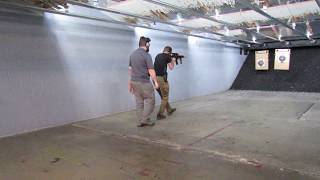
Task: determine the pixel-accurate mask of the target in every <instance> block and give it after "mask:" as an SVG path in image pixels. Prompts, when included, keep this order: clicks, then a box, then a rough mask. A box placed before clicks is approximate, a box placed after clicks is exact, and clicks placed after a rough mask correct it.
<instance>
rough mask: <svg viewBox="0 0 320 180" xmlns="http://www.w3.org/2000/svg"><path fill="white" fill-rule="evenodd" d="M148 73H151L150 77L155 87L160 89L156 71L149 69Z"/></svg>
mask: <svg viewBox="0 0 320 180" xmlns="http://www.w3.org/2000/svg"><path fill="white" fill-rule="evenodd" d="M148 72H149V74H150V77H151V79H152V82H153V83H154V87H155V88H156V89H158V88H159V84H158V81H157V75H156V72H155V70H154V69H148Z"/></svg>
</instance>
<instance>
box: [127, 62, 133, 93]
mask: <svg viewBox="0 0 320 180" xmlns="http://www.w3.org/2000/svg"><path fill="white" fill-rule="evenodd" d="M131 75H132V68H131V66H129V82H128V90H129V92H130V93H131V94H133V87H132V84H131Z"/></svg>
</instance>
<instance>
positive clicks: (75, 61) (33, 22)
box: [0, 12, 245, 136]
mask: <svg viewBox="0 0 320 180" xmlns="http://www.w3.org/2000/svg"><path fill="white" fill-rule="evenodd" d="M141 33H143V35H146V36H149V37H150V38H151V39H152V42H151V54H152V56H153V57H155V55H156V54H157V53H158V52H160V51H162V48H163V47H164V46H165V45H171V46H172V47H173V49H174V51H175V52H179V53H182V54H184V55H185V56H186V58H185V61H184V64H183V65H179V66H177V67H176V69H175V70H174V71H172V72H169V81H170V83H171V94H170V96H171V100H172V101H179V100H182V99H187V98H190V97H194V96H200V95H205V94H210V93H214V92H219V91H224V90H227V89H228V88H229V87H230V86H231V84H232V82H233V81H234V79H235V77H236V75H237V73H238V71H239V69H240V67H241V65H242V63H243V61H244V59H245V56H241V55H239V49H237V48H228V47H224V46H223V45H222V44H219V43H217V42H214V41H210V40H203V39H196V40H194V39H193V40H191V41H190V40H189V41H188V38H187V37H184V36H180V35H174V34H168V33H162V32H158V31H149V30H146V31H142V32H141V30H136V31H135V30H134V29H133V28H127V27H119V26H115V25H111V24H105V23H98V22H94V21H86V20H80V19H75V18H68V17H63V16H57V15H45V16H44V17H35V16H28V15H19V14H12V13H4V12H2V13H0V118H1V119H0V136H8V135H14V134H17V133H23V132H28V131H32V130H36V129H41V128H45V127H53V126H57V125H62V124H66V123H71V122H74V121H80V120H85V119H90V118H95V117H100V116H104V115H107V114H111V113H116V112H121V111H127V110H132V109H134V106H135V104H134V98H133V97H132V96H131V95H130V94H129V93H128V92H127V81H128V75H127V69H128V57H129V55H130V53H131V52H132V51H133V50H134V49H135V48H137V44H138V39H139V37H138V36H139V35H142V34H141ZM157 100H158V103H159V99H157Z"/></svg>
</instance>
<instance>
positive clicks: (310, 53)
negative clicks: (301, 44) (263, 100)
mask: <svg viewBox="0 0 320 180" xmlns="http://www.w3.org/2000/svg"><path fill="white" fill-rule="evenodd" d="M273 66H274V49H273V50H270V51H269V70H268V71H256V70H255V52H254V51H250V53H249V55H248V57H247V59H246V61H245V63H244V64H243V66H242V68H241V70H240V72H239V74H238V76H237V78H236V80H235V81H234V83H233V85H232V87H231V89H235V90H266V91H298V92H320V47H309V48H295V49H291V59H290V70H289V71H279V70H274V69H273Z"/></svg>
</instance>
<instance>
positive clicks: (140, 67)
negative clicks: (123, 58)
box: [129, 48, 153, 82]
mask: <svg viewBox="0 0 320 180" xmlns="http://www.w3.org/2000/svg"><path fill="white" fill-rule="evenodd" d="M129 66H130V67H131V68H132V74H131V81H140V82H150V77H149V72H148V69H153V63H152V57H151V55H150V54H149V53H147V52H146V51H145V50H144V49H143V48H138V49H137V50H135V51H134V52H133V53H132V54H131V56H130V62H129Z"/></svg>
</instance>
